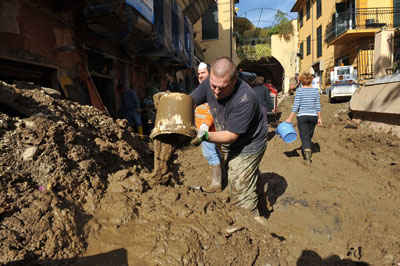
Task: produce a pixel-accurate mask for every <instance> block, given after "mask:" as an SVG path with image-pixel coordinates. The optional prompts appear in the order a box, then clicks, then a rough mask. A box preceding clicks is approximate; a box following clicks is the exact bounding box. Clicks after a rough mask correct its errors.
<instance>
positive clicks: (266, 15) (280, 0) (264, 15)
mask: <svg viewBox="0 0 400 266" xmlns="http://www.w3.org/2000/svg"><path fill="white" fill-rule="evenodd" d="M295 2H296V0H240V2H239V3H238V4H236V7H238V8H239V12H238V15H239V16H240V17H247V18H248V19H249V20H250V21H251V22H253V24H254V25H255V26H257V27H265V26H270V25H271V24H273V23H274V14H275V12H276V10H277V9H280V10H282V11H283V12H287V13H288V14H289V16H290V17H292V18H296V13H290V9H291V8H292V7H293V5H294V3H295ZM261 8H264V9H263V10H262V12H261Z"/></svg>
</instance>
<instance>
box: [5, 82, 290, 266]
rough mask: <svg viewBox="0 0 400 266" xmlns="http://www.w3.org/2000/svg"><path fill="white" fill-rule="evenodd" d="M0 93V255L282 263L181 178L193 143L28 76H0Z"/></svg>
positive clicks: (226, 209)
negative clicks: (163, 136) (148, 131)
mask: <svg viewBox="0 0 400 266" xmlns="http://www.w3.org/2000/svg"><path fill="white" fill-rule="evenodd" d="M0 103H1V109H0V185H1V188H0V264H8V263H11V265H36V264H46V265H75V264H76V265H126V264H130V265H137V263H139V264H140V263H142V264H141V265H157V264H158V265H160V264H162V265H176V264H184V265H194V264H198V265H226V264H233V265H264V264H260V263H267V262H268V263H271V265H278V264H279V263H280V265H287V264H286V262H285V257H286V255H285V254H287V250H286V249H285V248H284V247H283V246H282V241H283V240H282V239H281V238H280V237H279V236H277V235H274V234H273V233H272V232H269V231H266V230H264V229H262V227H260V225H258V224H257V222H256V221H255V220H254V219H253V217H251V216H249V214H248V213H245V212H243V210H238V209H236V208H235V207H233V206H231V205H230V203H229V202H228V201H227V199H226V195H224V194H221V195H218V196H214V195H210V194H206V193H203V192H200V191H197V190H193V189H191V188H190V187H189V186H188V185H187V184H185V183H188V181H189V180H190V176H186V175H185V173H184V171H187V170H188V169H189V170H190V168H191V164H190V162H189V161H191V160H192V157H190V156H189V157H188V160H189V161H188V160H187V159H185V158H186V156H187V153H188V152H189V153H193V152H194V153H196V154H199V149H198V148H197V149H193V148H189V149H186V148H185V149H184V150H183V151H180V150H179V149H178V150H177V149H176V147H174V146H176V145H172V144H171V143H169V142H164V141H163V140H156V141H155V142H154V143H149V140H148V139H145V140H143V139H142V138H140V137H139V136H135V135H134V134H133V133H132V130H131V129H130V128H129V127H128V126H127V122H126V121H125V120H113V119H112V118H110V117H108V116H106V115H105V114H104V113H102V112H101V111H98V110H97V109H95V108H93V107H90V106H82V105H79V104H77V103H74V102H71V101H67V100H64V99H61V96H60V94H59V93H58V92H57V91H55V90H52V89H47V88H38V87H36V86H34V85H30V84H27V83H19V84H16V85H8V84H6V83H4V82H1V83H0ZM205 169H206V168H205ZM205 169H197V171H198V174H199V175H201V176H203V177H204V178H205V177H206V176H207V171H204V170H205ZM189 172H190V171H189ZM189 183H190V182H189ZM260 230H261V231H260ZM121 248H122V249H121ZM115 249H116V250H117V251H115ZM107 250H111V253H110V254H111V255H110V256H108V255H107V254H108V253H104V251H107ZM121 250H123V251H124V252H125V253H126V252H127V258H125V259H120V258H118V254H120V252H119V251H121ZM114 251H115V252H114ZM124 252H122V253H124ZM83 254H84V255H83ZM92 254H93V256H91V255H92ZM99 254H101V255H99ZM222 254H223V255H222ZM82 255H83V256H84V257H82ZM88 255H89V257H88ZM125 255H126V254H125ZM128 258H129V262H128Z"/></svg>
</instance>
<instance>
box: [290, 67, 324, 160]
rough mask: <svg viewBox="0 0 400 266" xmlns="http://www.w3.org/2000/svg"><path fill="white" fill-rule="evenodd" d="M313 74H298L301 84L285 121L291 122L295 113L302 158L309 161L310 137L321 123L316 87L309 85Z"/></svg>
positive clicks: (310, 152)
mask: <svg viewBox="0 0 400 266" xmlns="http://www.w3.org/2000/svg"><path fill="white" fill-rule="evenodd" d="M312 80H313V76H312V75H311V74H310V73H308V72H305V73H303V74H301V75H300V82H301V84H302V86H301V87H300V88H298V89H297V91H296V96H295V98H294V104H293V107H292V112H291V113H290V115H289V117H288V119H286V122H288V123H291V122H292V120H293V118H294V116H295V115H296V113H297V122H298V128H299V133H300V139H301V143H302V151H303V154H304V159H305V160H306V161H307V162H308V163H309V164H310V163H311V154H312V150H311V145H312V142H311V139H312V137H313V135H314V130H315V126H316V125H317V124H318V125H322V119H321V104H320V99H319V91H318V88H313V87H312V86H311V83H312Z"/></svg>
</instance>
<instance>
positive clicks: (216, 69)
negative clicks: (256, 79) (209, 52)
mask: <svg viewBox="0 0 400 266" xmlns="http://www.w3.org/2000/svg"><path fill="white" fill-rule="evenodd" d="M236 81H237V72H236V66H235V64H234V63H233V62H232V60H231V59H230V58H228V57H220V58H218V59H217V60H215V62H214V64H213V65H212V66H211V73H210V88H211V90H212V91H213V93H214V96H215V98H216V99H217V100H222V99H224V98H227V97H229V96H231V95H232V94H233V93H234V88H235V84H236Z"/></svg>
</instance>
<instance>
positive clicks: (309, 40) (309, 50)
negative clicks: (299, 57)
mask: <svg viewBox="0 0 400 266" xmlns="http://www.w3.org/2000/svg"><path fill="white" fill-rule="evenodd" d="M309 54H311V36H310V35H308V37H307V55H309Z"/></svg>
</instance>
